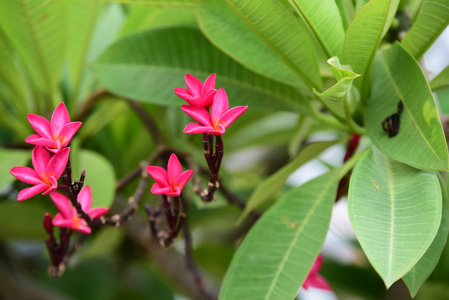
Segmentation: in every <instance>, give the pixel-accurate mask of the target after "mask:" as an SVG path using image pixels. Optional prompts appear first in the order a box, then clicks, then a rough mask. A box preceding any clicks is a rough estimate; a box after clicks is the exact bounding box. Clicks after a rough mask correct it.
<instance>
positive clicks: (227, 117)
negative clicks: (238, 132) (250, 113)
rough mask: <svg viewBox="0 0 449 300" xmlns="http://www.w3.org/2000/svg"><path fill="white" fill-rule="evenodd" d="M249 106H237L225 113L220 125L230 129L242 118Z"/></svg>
mask: <svg viewBox="0 0 449 300" xmlns="http://www.w3.org/2000/svg"><path fill="white" fill-rule="evenodd" d="M247 109H248V106H236V107H233V108H231V109H230V110H228V111H227V112H225V114H224V115H223V116H222V117H221V118H220V121H219V123H220V124H223V125H224V127H225V128H228V127H229V125H231V124H232V122H234V121H235V119H237V118H238V117H240V116H241V115H242V114H243V113H244V112H245V111H246V110H247Z"/></svg>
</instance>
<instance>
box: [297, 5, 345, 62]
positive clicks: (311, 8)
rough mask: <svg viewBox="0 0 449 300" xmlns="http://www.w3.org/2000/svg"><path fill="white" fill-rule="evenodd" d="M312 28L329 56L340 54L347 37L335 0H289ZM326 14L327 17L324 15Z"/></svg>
mask: <svg viewBox="0 0 449 300" xmlns="http://www.w3.org/2000/svg"><path fill="white" fill-rule="evenodd" d="M289 1H290V3H291V4H292V6H293V7H294V8H295V10H296V11H297V12H298V14H299V15H301V16H302V17H303V18H304V20H305V21H306V22H307V24H308V25H309V26H310V28H311V29H312V31H313V33H314V34H315V36H316V38H317V39H318V41H319V42H320V44H321V45H322V46H323V49H324V51H325V52H326V54H327V56H328V57H332V56H340V55H341V51H342V48H343V41H344V38H345V30H344V28H343V22H342V18H341V16H340V12H339V10H338V6H337V4H336V3H335V0H321V1H310V0H289ZM323 16H325V17H323Z"/></svg>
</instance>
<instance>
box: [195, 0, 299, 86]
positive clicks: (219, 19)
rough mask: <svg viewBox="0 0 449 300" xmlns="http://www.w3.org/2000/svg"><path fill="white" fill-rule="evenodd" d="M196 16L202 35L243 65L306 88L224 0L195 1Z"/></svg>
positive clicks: (278, 79) (267, 75)
mask: <svg viewBox="0 0 449 300" xmlns="http://www.w3.org/2000/svg"><path fill="white" fill-rule="evenodd" d="M197 18H198V24H199V26H200V28H201V31H202V32H203V33H204V35H205V36H206V37H207V38H208V39H209V40H210V41H211V42H212V43H213V44H214V45H215V46H217V47H218V48H219V49H220V50H222V51H223V52H225V53H226V54H228V55H229V56H230V57H232V58H233V59H235V60H236V61H238V62H239V63H240V64H242V65H243V66H245V67H247V68H248V69H250V70H252V71H254V72H256V73H258V74H261V75H264V76H266V77H269V78H270V79H273V80H277V81H279V82H283V83H286V84H289V85H292V86H296V87H300V88H302V89H305V85H304V83H303V82H302V81H301V80H300V79H299V78H298V77H297V76H296V75H295V73H294V72H293V71H292V70H291V69H290V68H289V67H288V66H287V65H286V64H285V63H284V62H283V61H282V59H281V58H280V57H279V56H277V55H276V53H275V52H273V50H272V49H271V48H270V47H269V46H268V45H267V44H266V43H264V41H263V40H262V39H261V38H260V37H259V36H258V35H257V33H256V32H254V31H253V30H252V29H251V28H250V27H248V25H247V24H246V23H245V21H244V20H243V19H242V18H241V17H240V16H239V15H238V14H236V12H235V11H234V10H233V9H231V8H230V7H229V6H228V5H227V4H226V3H225V1H224V0H219V1H217V0H206V1H202V2H198V4H197ZM236 32H238V34H236Z"/></svg>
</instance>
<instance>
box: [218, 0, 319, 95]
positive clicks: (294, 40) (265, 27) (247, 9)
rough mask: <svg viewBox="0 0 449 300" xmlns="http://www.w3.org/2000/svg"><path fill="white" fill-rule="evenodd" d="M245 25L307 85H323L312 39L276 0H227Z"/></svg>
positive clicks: (317, 86) (313, 86) (314, 86)
mask: <svg viewBox="0 0 449 300" xmlns="http://www.w3.org/2000/svg"><path fill="white" fill-rule="evenodd" d="M226 1H227V2H228V3H229V5H230V6H231V7H232V8H233V9H234V10H235V11H236V12H237V13H239V14H240V15H241V17H242V18H243V19H244V20H245V22H247V23H248V25H249V26H250V27H251V28H252V29H253V30H254V31H255V32H256V33H257V34H259V36H260V37H261V38H262V39H263V40H264V41H265V43H266V44H267V45H269V46H270V47H271V49H272V50H273V51H274V52H275V53H276V54H277V55H278V56H279V57H280V58H281V59H282V60H283V61H284V62H285V63H286V64H287V65H288V66H289V67H290V69H292V71H293V72H295V74H296V75H297V76H298V77H299V78H300V79H301V80H302V81H304V83H305V84H306V85H307V86H308V87H310V88H317V89H320V88H321V86H322V82H321V77H320V73H319V69H318V61H317V56H316V53H315V48H314V45H313V42H312V39H311V38H310V37H309V35H308V32H307V30H306V28H305V27H304V26H303V25H302V23H300V22H299V21H298V20H297V18H296V17H295V16H294V15H293V14H292V13H291V12H290V11H289V10H288V9H287V8H286V7H285V6H283V5H282V4H281V3H280V2H279V1H277V0H265V1H259V0H226Z"/></svg>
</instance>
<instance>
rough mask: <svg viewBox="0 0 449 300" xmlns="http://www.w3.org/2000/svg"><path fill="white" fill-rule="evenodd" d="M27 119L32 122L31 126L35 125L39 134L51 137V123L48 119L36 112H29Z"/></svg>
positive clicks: (34, 127)
mask: <svg viewBox="0 0 449 300" xmlns="http://www.w3.org/2000/svg"><path fill="white" fill-rule="evenodd" d="M27 119H28V122H30V125H31V127H33V129H34V130H35V131H36V132H37V134H39V135H40V136H42V137H45V138H49V139H51V137H52V134H51V125H50V122H49V121H48V120H47V119H45V118H44V117H41V116H39V115H35V114H28V115H27Z"/></svg>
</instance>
